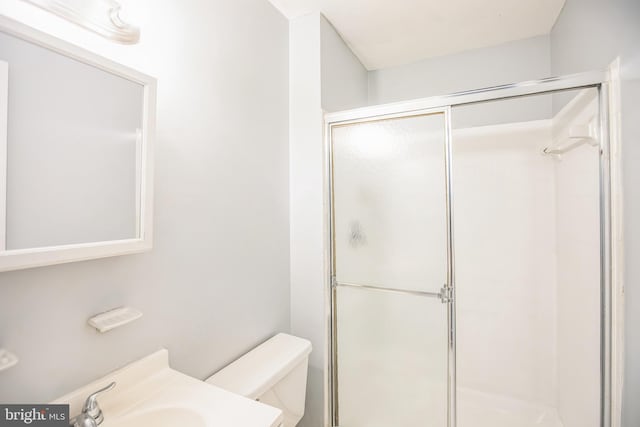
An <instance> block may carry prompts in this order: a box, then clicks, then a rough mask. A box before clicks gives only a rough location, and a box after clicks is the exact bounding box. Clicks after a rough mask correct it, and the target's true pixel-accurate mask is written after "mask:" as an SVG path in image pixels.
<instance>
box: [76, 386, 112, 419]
mask: <svg viewBox="0 0 640 427" xmlns="http://www.w3.org/2000/svg"><path fill="white" fill-rule="evenodd" d="M115 386H116V383H115V381H114V382H112V383H111V384H109V385H108V386H106V387H104V388H101V389H100V390H98V391H96V392H94V393H92V394H91V395H89V397H87V400H85V402H84V405H82V412H81V413H80V415H78V416H77V417H75V418H74V419H73V424H71V425H72V426H73V427H97V426H99V425H100V424H102V422H103V421H104V415H102V409H100V406H99V405H98V399H97V398H98V395H99V394H101V393H104V392H105V391H109V390H111V389H113V388H114V387H115Z"/></svg>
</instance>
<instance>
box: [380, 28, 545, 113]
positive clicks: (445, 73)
mask: <svg viewBox="0 0 640 427" xmlns="http://www.w3.org/2000/svg"><path fill="white" fill-rule="evenodd" d="M549 71H550V67H549V36H538V37H532V38H528V39H524V40H518V41H514V42H509V43H504V44H501V45H498V46H493V47H488V48H483V49H474V50H469V51H466V52H461V53H457V54H454V55H447V56H441V57H436V58H429V59H425V60H422V61H418V62H415V63H413V64H408V65H402V66H399V67H392V68H384V69H381V70H375V71H370V72H369V104H371V105H375V104H384V103H387V102H396V101H403V100H408V99H416V98H423V97H428V96H434V95H445V94H448V93H453V92H459V91H464V90H470V89H477V88H481V87H488V86H496V85H500V84H505V83H515V82H520V81H523V80H530V79H538V78H542V77H548V76H549Z"/></svg>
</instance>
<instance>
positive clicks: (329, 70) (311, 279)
mask: <svg viewBox="0 0 640 427" xmlns="http://www.w3.org/2000/svg"><path fill="white" fill-rule="evenodd" d="M290 38H291V45H290V52H291V56H290V58H291V61H290V76H291V83H290V93H291V115H290V123H291V133H290V135H291V141H290V147H291V148H290V168H291V175H290V177H291V179H290V198H291V199H290V203H291V215H290V218H291V234H290V240H291V331H292V333H294V334H296V335H300V336H302V337H305V338H308V339H309V340H311V342H312V344H313V353H312V354H311V357H310V361H309V376H308V382H307V402H306V409H305V415H304V418H303V419H302V421H301V422H300V427H318V426H321V425H323V420H324V365H325V351H326V346H325V315H324V313H325V307H324V301H325V300H324V298H325V289H326V288H325V286H326V283H327V282H326V277H325V272H326V271H325V259H324V250H323V247H324V238H325V236H324V234H323V222H324V193H323V191H324V186H323V183H324V173H323V163H324V159H323V142H322V133H323V129H322V110H323V109H324V110H325V111H335V110H340V109H348V108H354V107H357V106H362V105H366V103H367V71H366V70H365V68H364V67H363V66H362V64H361V63H360V61H359V60H358V59H357V58H356V57H355V55H354V54H353V53H352V52H351V50H350V49H349V48H348V47H347V45H346V44H345V43H344V41H343V40H342V38H341V37H340V35H339V34H338V33H337V32H336V31H335V29H334V28H333V26H331V24H330V23H329V22H328V21H327V20H326V19H325V18H324V17H323V16H322V15H320V14H319V13H312V14H309V15H306V16H301V17H299V18H296V19H293V20H292V21H291V22H290Z"/></svg>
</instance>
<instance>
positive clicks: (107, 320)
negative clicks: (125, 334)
mask: <svg viewBox="0 0 640 427" xmlns="http://www.w3.org/2000/svg"><path fill="white" fill-rule="evenodd" d="M141 317H142V312H140V311H138V310H136V309H135V308H131V307H120V308H114V309H113V310H109V311H105V312H104V313H100V314H96V315H95V316H93V317H92V318H90V319H89V325H91V326H93V327H94V328H96V329H97V330H98V332H100V333H105V332H107V331H110V330H112V329H115V328H118V327H120V326H123V325H126V324H127V323H131V322H133V321H134V320H136V319H139V318H141Z"/></svg>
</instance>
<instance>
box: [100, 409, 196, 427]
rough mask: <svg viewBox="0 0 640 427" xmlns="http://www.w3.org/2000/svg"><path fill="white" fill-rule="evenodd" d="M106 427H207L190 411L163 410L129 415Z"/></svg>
mask: <svg viewBox="0 0 640 427" xmlns="http://www.w3.org/2000/svg"><path fill="white" fill-rule="evenodd" d="M103 426H104V427H141V426H154V427H176V426H189V427H206V426H207V422H206V420H205V419H204V418H203V417H202V416H201V415H199V414H198V413H197V412H194V411H192V410H190V409H185V408H162V409H156V410H150V411H143V412H137V413H132V414H127V415H125V416H122V417H121V418H119V419H117V418H116V419H114V420H112V421H105V422H104V424H103Z"/></svg>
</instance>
